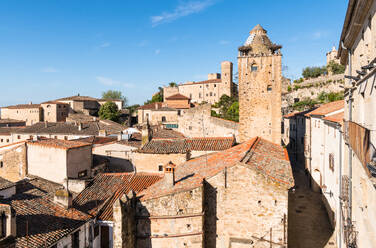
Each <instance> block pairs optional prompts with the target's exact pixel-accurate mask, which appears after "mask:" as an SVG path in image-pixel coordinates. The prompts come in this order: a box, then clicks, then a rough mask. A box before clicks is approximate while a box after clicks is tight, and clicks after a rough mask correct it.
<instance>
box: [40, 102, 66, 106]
mask: <svg viewBox="0 0 376 248" xmlns="http://www.w3.org/2000/svg"><path fill="white" fill-rule="evenodd" d="M41 104H63V105H69V104H68V103H65V102H59V101H47V102H42V103H41Z"/></svg>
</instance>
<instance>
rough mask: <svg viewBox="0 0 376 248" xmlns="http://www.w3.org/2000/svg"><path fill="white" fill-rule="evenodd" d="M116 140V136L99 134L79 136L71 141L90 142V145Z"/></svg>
mask: <svg viewBox="0 0 376 248" xmlns="http://www.w3.org/2000/svg"><path fill="white" fill-rule="evenodd" d="M116 140H117V137H99V136H90V137H87V138H79V139H75V140H71V141H79V142H85V143H90V144H92V145H99V144H107V143H111V142H114V141H116Z"/></svg>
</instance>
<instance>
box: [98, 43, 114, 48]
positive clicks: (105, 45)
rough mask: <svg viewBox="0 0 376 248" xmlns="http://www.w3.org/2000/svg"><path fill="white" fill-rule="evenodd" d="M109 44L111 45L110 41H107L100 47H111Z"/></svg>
mask: <svg viewBox="0 0 376 248" xmlns="http://www.w3.org/2000/svg"><path fill="white" fill-rule="evenodd" d="M109 46H111V43H110V42H105V43H103V44H101V45H99V47H100V48H105V47H109Z"/></svg>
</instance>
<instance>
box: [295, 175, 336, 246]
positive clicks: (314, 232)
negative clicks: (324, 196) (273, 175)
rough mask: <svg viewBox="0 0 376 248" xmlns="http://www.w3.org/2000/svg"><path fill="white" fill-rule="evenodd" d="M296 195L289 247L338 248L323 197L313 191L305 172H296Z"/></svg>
mask: <svg viewBox="0 0 376 248" xmlns="http://www.w3.org/2000/svg"><path fill="white" fill-rule="evenodd" d="M294 177H295V185H296V187H295V188H296V189H295V192H290V195H289V212H288V214H289V216H288V218H289V223H288V230H289V231H288V243H289V248H336V247H337V246H336V245H335V237H334V235H333V230H332V227H331V226H330V223H329V219H328V215H327V212H326V210H325V206H324V204H323V202H322V200H321V194H320V193H315V192H313V191H311V190H310V188H309V184H308V180H307V178H306V176H305V174H304V172H303V171H302V170H298V171H295V172H294Z"/></svg>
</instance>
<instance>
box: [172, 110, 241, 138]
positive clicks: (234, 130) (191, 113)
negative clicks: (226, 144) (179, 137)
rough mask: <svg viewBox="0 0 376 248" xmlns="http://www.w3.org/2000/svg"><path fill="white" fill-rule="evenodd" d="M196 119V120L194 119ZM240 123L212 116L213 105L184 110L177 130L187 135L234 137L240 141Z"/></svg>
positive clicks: (179, 118)
mask: <svg viewBox="0 0 376 248" xmlns="http://www.w3.org/2000/svg"><path fill="white" fill-rule="evenodd" d="M193 120H194V121H193ZM238 128H239V123H238V122H235V121H230V120H225V119H221V118H217V117H213V116H211V105H210V104H203V105H200V106H197V107H195V108H191V109H186V110H182V112H181V115H180V116H179V117H178V125H177V131H179V132H181V133H184V135H186V136H187V137H190V138H192V137H232V136H235V138H236V141H239V132H238Z"/></svg>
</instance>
